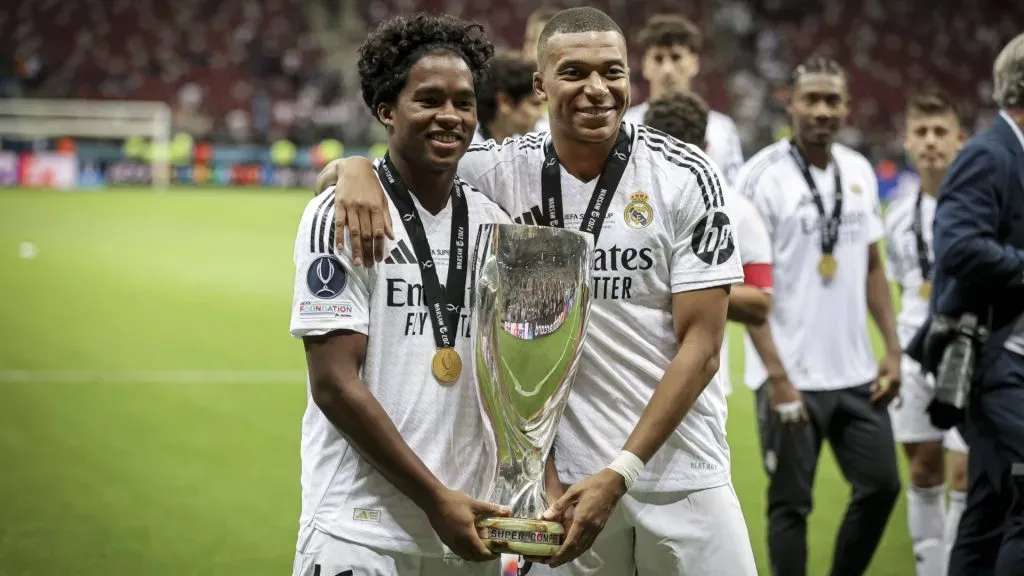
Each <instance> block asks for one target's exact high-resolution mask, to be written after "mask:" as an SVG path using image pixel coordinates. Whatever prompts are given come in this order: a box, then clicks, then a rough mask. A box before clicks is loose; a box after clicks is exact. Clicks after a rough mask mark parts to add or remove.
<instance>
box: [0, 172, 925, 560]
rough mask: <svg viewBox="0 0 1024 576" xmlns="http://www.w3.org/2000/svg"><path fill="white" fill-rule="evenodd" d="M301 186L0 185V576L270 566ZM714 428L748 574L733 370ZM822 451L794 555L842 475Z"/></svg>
mask: <svg viewBox="0 0 1024 576" xmlns="http://www.w3.org/2000/svg"><path fill="white" fill-rule="evenodd" d="M309 197H310V196H309V194H308V193H304V192H301V191H297V192H284V191H269V190H259V191H247V192H235V191H226V190H213V191H199V190H188V189H177V190H173V191H171V192H167V193H156V192H152V191H149V190H130V191H106V192H99V193H85V192H83V193H56V192H43V191H33V190H15V191H3V192H0V270H2V272H0V296H2V297H3V304H0V327H2V329H3V336H2V341H0V575H3V576H20V575H41V574H76V575H79V576H89V575H97V576H99V575H103V576H109V575H121V574H125V575H128V574H133V575H134V574H146V575H152V576H162V575H168V576H170V575H173V576H184V575H191V574H195V575H202V576H213V575H224V574H231V575H235V574H238V575H243V574H244V575H246V576H254V575H258V574H266V575H273V574H277V575H280V574H287V573H289V571H290V569H291V563H292V558H293V550H294V544H295V535H296V528H297V517H298V512H299V499H298V497H299V456H298V448H299V426H300V419H301V416H302V411H303V409H304V406H305V393H304V361H303V354H302V347H301V344H300V343H299V342H297V341H295V340H292V339H291V338H290V337H289V335H288V319H289V307H290V304H291V290H292V275H293V270H292V261H291V255H292V246H293V242H294V238H295V232H296V228H297V224H298V219H299V216H300V215H301V213H302V209H303V207H304V206H305V204H306V202H307V200H308V199H309ZM738 336H739V332H738V331H737V330H736V329H735V328H732V329H731V330H730V337H731V338H734V339H736V338H738ZM734 343H735V344H737V345H738V344H739V342H738V341H736V340H734ZM738 349H739V348H738V347H737V348H734V350H738ZM732 356H733V358H734V364H733V365H732V366H730V369H731V370H732V374H733V378H734V382H740V370H741V366H740V364H739V363H738V362H739V361H740V360H741V355H740V354H733V355H732ZM729 442H730V445H731V448H732V462H733V482H734V484H735V486H736V490H737V492H738V493H739V495H740V499H741V500H742V503H743V509H744V513H745V515H746V519H747V523H748V526H749V527H750V534H751V539H752V542H753V545H754V549H755V552H756V555H757V559H758V565H759V568H760V570H761V572H762V573H764V574H767V567H766V563H765V545H764V542H765V535H764V507H765V504H764V486H765V475H764V472H763V470H762V468H761V463H760V457H759V454H758V448H757V437H756V434H755V428H754V414H753V398H752V395H751V394H750V393H749V392H748V391H746V390H745V389H741V390H737V391H736V392H735V393H734V394H733V395H732V397H731V398H730V414H729ZM825 452H826V453H825V454H824V457H823V459H822V465H821V467H820V469H819V473H818V476H817V483H816V488H815V503H816V509H815V511H814V513H813V515H812V516H811V519H810V529H809V531H808V532H809V534H808V541H809V542H808V546H809V550H810V571H809V573H810V574H815V575H816V574H824V573H826V571H827V566H828V565H829V561H830V558H831V551H832V543H833V538H834V535H835V532H836V529H837V527H838V525H839V522H840V520H841V518H842V513H843V509H844V506H845V503H846V500H847V498H848V496H849V487H848V485H847V484H846V483H845V482H844V481H843V480H842V477H841V475H840V474H839V472H838V470H837V468H836V466H835V464H834V461H833V460H832V458H831V454H830V453H828V450H827V449H826V451H825ZM901 460H902V458H901ZM904 478H906V476H905V475H904ZM904 481H905V480H904ZM905 514H906V510H905V506H904V503H903V502H902V500H901V502H900V505H899V506H898V507H897V509H896V510H895V512H894V513H893V516H892V518H891V520H890V523H889V527H888V530H887V532H886V534H885V536H884V539H883V541H882V545H881V547H880V549H879V551H878V554H877V555H876V557H875V561H874V563H873V564H872V567H871V569H870V572H869V573H870V574H872V575H877V576H887V575H892V576H896V575H900V576H904V575H906V574H912V573H913V569H914V568H913V566H914V563H913V555H912V553H911V549H910V542H909V538H908V536H907V531H906V527H905V526H906V519H905Z"/></svg>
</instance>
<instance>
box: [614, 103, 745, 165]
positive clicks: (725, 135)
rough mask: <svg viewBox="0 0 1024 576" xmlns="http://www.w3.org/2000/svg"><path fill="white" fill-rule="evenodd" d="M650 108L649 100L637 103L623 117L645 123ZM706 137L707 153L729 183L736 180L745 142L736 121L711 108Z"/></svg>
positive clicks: (741, 163) (634, 122)
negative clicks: (741, 139) (741, 138)
mask: <svg viewBox="0 0 1024 576" xmlns="http://www.w3.org/2000/svg"><path fill="white" fill-rule="evenodd" d="M648 108H650V103H649V102H644V103H643V104H637V105H636V106H633V107H632V108H630V109H629V110H626V114H625V116H623V118H622V119H623V120H625V121H626V122H629V123H631V124H643V123H644V116H645V115H646V114H647V109H648ZM706 138H707V141H708V147H707V155H708V156H709V157H710V158H711V160H712V161H713V162H714V163H715V166H717V167H718V170H719V171H720V172H721V173H722V175H723V176H725V181H726V182H727V183H730V184H731V183H733V182H735V181H736V174H737V173H738V172H739V169H740V166H743V144H742V142H741V141H740V133H739V131H738V130H737V129H736V123H735V122H733V121H732V118H729V117H728V116H726V115H725V114H722V113H721V112H717V111H715V110H711V111H710V112H709V113H708V127H707V132H706Z"/></svg>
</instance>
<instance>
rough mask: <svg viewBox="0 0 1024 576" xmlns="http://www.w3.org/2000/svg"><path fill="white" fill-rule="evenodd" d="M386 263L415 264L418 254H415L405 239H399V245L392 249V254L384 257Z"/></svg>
mask: <svg viewBox="0 0 1024 576" xmlns="http://www.w3.org/2000/svg"><path fill="white" fill-rule="evenodd" d="M384 263H385V264H415V263H416V255H415V254H413V252H412V250H411V249H410V248H409V245H408V244H406V243H405V239H404V238H403V239H400V240H399V241H398V246H395V247H394V248H392V249H391V254H389V255H388V257H387V258H385V259H384Z"/></svg>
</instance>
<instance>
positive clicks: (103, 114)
mask: <svg viewBox="0 0 1024 576" xmlns="http://www.w3.org/2000/svg"><path fill="white" fill-rule="evenodd" d="M0 136H13V137H22V138H60V137H65V136H66V137H76V136H77V137H80V138H111V139H124V138H131V137H141V138H149V139H151V141H152V143H153V147H152V150H153V154H152V155H151V157H150V167H151V168H152V172H153V180H152V182H153V186H154V187H156V188H160V189H165V188H167V185H168V183H169V182H170V174H171V170H170V161H169V160H170V139H171V108H170V106H168V105H167V104H166V103H164V102H140V101H124V100H45V99H38V100H37V99H29V98H13V99H9V100H0Z"/></svg>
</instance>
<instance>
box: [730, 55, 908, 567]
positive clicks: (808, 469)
mask: <svg viewBox="0 0 1024 576" xmlns="http://www.w3.org/2000/svg"><path fill="white" fill-rule="evenodd" d="M792 82H793V85H792V92H791V95H790V102H789V115H790V117H791V120H792V122H793V132H794V134H795V135H796V136H795V139H794V140H793V141H781V142H777V143H775V144H772V145H771V146H768V147H767V148H765V149H764V150H762V151H760V152H758V153H757V154H756V155H754V157H753V158H751V159H750V160H749V161H748V162H747V163H746V164H745V165H744V166H743V168H742V169H741V170H740V173H739V177H738V178H737V184H736V189H737V190H738V191H739V192H740V193H742V194H744V195H746V196H747V197H748V198H750V199H751V200H752V201H753V203H754V206H756V207H757V210H758V212H760V213H761V217H762V219H763V220H764V222H765V225H766V227H767V228H768V234H769V236H770V237H771V242H772V253H773V256H774V261H773V265H772V266H773V267H772V270H773V275H774V288H775V297H774V301H773V307H772V312H771V319H770V321H769V322H768V325H769V326H770V333H771V334H772V336H773V338H772V342H773V343H774V345H775V346H776V347H777V351H776V352H777V357H775V358H773V357H772V356H773V355H771V354H769V355H765V354H763V353H761V352H762V351H760V350H759V354H753V353H751V350H750V347H749V346H748V350H747V355H746V364H747V366H746V380H747V385H748V386H750V387H751V388H754V389H756V390H757V407H758V410H757V416H758V424H759V427H758V428H759V433H760V439H761V446H762V450H763V454H764V466H765V470H766V471H767V472H768V476H769V480H768V494H767V497H768V498H767V499H768V551H769V557H770V559H771V569H772V573H773V574H775V575H776V576H797V575H799V576H802V575H804V574H805V573H806V569H807V541H806V540H807V516H808V514H810V512H811V508H812V493H813V483H814V474H815V470H816V468H817V464H818V457H819V455H820V453H821V447H822V443H823V442H824V441H825V440H828V442H829V443H830V444H831V446H832V451H833V453H834V454H835V457H836V462H837V463H838V464H839V467H840V469H841V470H842V472H843V475H844V476H845V477H846V479H847V481H849V482H850V484H852V488H853V490H852V499H851V502H850V504H849V507H848V508H847V511H846V516H845V518H844V519H843V523H842V526H841V527H840V529H839V534H838V536H837V538H836V545H835V552H834V555H833V560H832V571H831V574H832V575H833V576H847V575H860V574H863V573H864V571H865V570H867V567H868V565H869V563H870V562H871V558H872V557H873V556H874V553H875V549H876V548H877V547H878V542H879V540H880V539H881V537H882V533H883V532H884V530H885V526H886V523H887V522H888V519H889V515H890V514H891V513H892V509H893V506H894V505H895V503H896V499H897V498H898V497H899V493H900V479H899V472H898V468H897V464H896V451H895V443H894V441H893V433H892V425H891V423H890V420H889V412H888V409H887V405H888V403H889V402H890V401H891V400H892V399H893V398H895V397H896V396H897V395H898V393H899V388H900V386H899V385H900V359H901V356H902V352H901V350H900V344H899V339H898V337H897V334H896V320H895V314H894V312H893V305H892V298H891V296H890V292H889V282H888V280H887V279H886V276H885V267H884V264H883V261H882V255H881V251H880V248H879V241H880V240H881V239H882V236H883V227H882V215H881V206H880V204H879V201H878V181H877V179H876V177H875V172H874V170H873V169H872V167H871V164H870V163H869V162H868V161H867V159H866V158H864V157H863V156H862V155H860V154H859V153H857V152H855V151H853V150H851V149H850V148H847V147H845V146H842V145H840V144H838V143H836V142H835V139H836V135H837V134H838V133H839V130H840V128H841V126H842V124H843V121H844V120H845V119H846V116H847V114H848V112H849V91H848V86H847V76H846V74H845V72H843V70H842V68H840V66H839V65H838V64H836V63H835V62H833V61H830V60H825V59H822V58H813V59H811V60H809V61H808V62H807V63H806V64H804V65H801V66H799V67H797V69H796V70H795V71H794V73H793V80H792ZM869 310H870V313H871V316H872V317H873V318H874V320H875V323H876V324H877V326H878V328H879V330H880V332H881V333H882V336H883V337H884V340H885V349H886V353H885V356H884V358H883V359H882V360H881V362H879V363H877V364H876V360H875V356H874V354H873V351H872V346H871V337H870V334H869V332H868V318H867V316H868V311H869ZM749 332H750V337H751V338H752V339H756V338H759V337H761V336H763V335H764V334H762V333H761V332H760V331H759V330H757V329H751V330H750V331H749ZM755 343H756V342H755ZM759 356H760V357H759ZM762 357H763V358H765V360H764V361H763V362H762V359H761V358H762Z"/></svg>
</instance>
